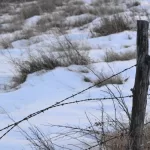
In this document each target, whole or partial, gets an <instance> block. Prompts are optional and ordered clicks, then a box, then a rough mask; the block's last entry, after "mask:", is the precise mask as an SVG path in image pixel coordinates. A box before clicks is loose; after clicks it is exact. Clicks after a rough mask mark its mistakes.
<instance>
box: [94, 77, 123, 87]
mask: <svg viewBox="0 0 150 150" xmlns="http://www.w3.org/2000/svg"><path fill="white" fill-rule="evenodd" d="M108 78H109V76H108V75H107V74H101V75H99V78H98V79H97V80H96V81H94V84H96V85H97V87H102V86H105V85H108V84H123V83H124V79H123V77H122V76H121V75H117V76H115V77H113V78H111V79H108ZM106 79H108V80H106ZM104 80H106V81H104ZM102 81H104V82H102ZM101 82H102V83H101ZM99 83H100V84H99Z"/></svg>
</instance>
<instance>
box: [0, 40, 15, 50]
mask: <svg viewBox="0 0 150 150" xmlns="http://www.w3.org/2000/svg"><path fill="white" fill-rule="evenodd" d="M12 42H13V40H11V39H10V38H1V40H0V47H2V48H4V49H7V48H12V44H11V43H12Z"/></svg>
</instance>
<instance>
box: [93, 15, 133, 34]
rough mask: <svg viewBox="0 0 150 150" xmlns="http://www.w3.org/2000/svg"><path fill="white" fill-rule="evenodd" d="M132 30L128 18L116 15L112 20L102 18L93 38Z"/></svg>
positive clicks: (94, 29)
mask: <svg viewBox="0 0 150 150" xmlns="http://www.w3.org/2000/svg"><path fill="white" fill-rule="evenodd" d="M125 30H131V26H130V22H129V20H128V19H127V17H126V16H120V15H114V16H113V17H111V18H102V19H101V21H100V25H99V26H96V27H94V28H93V31H92V32H94V33H93V36H106V35H109V34H114V33H118V32H122V31H125Z"/></svg>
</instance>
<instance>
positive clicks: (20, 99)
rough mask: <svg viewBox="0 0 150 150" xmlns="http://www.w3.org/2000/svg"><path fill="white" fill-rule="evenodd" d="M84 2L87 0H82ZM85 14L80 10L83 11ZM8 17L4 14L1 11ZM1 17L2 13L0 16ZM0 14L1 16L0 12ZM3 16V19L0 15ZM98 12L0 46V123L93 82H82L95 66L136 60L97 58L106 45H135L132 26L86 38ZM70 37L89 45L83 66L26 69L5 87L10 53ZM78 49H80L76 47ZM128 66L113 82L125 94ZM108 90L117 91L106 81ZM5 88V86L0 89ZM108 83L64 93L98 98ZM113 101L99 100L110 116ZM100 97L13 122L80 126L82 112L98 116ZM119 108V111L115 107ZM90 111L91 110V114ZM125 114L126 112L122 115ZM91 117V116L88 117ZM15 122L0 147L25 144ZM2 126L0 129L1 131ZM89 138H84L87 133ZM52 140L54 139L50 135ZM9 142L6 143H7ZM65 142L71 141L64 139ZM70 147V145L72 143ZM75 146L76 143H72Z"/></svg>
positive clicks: (106, 70)
mask: <svg viewBox="0 0 150 150" xmlns="http://www.w3.org/2000/svg"><path fill="white" fill-rule="evenodd" d="M84 1H85V2H87V3H90V2H91V0H84ZM142 5H143V6H145V7H148V8H149V5H150V2H148V1H143V2H142ZM84 16H86V14H84V15H82V16H80V17H84ZM5 17H7V18H8V17H9V18H10V16H6V15H5ZM5 17H4V18H5ZM76 17H77V16H76ZM1 18H3V17H1ZM4 18H3V19H4ZM40 18H41V17H40V16H34V17H32V18H29V19H27V20H26V21H25V24H24V27H23V28H30V27H34V26H36V23H37V21H38V20H39V19H40ZM74 18H75V16H71V17H68V18H67V20H66V21H68V20H69V21H70V20H73V21H74ZM99 19H100V18H97V19H95V20H94V21H93V22H92V23H91V24H90V25H89V26H88V27H87V29H85V30H79V29H78V28H76V29H70V30H68V32H67V33H66V34H64V35H61V36H57V37H55V36H54V35H53V34H46V33H41V34H40V35H37V36H34V37H31V38H30V39H22V40H18V41H13V42H12V43H11V44H12V48H9V49H3V48H1V52H0V100H1V102H0V120H1V124H0V129H1V128H3V127H5V126H7V125H9V124H11V123H13V122H14V121H19V120H20V119H23V118H24V117H26V116H28V115H30V114H31V113H34V112H36V111H39V110H41V109H43V108H46V107H48V106H51V105H53V104H55V103H56V102H59V101H61V100H63V99H65V98H67V97H69V96H71V95H73V94H76V93H78V92H80V91H82V90H83V89H86V88H88V87H89V86H92V85H93V83H91V82H85V81H84V77H88V78H90V79H91V80H92V81H95V80H97V76H95V75H94V74H93V72H92V71H93V70H94V72H96V74H97V75H99V74H100V73H103V74H107V75H110V76H111V75H113V74H115V73H117V72H120V71H122V70H124V69H126V68H128V67H130V66H133V65H135V64H136V60H135V59H133V60H129V61H114V62H109V63H107V62H104V60H103V58H104V55H105V53H106V52H107V51H109V50H113V51H115V52H118V53H120V52H126V51H135V49H136V32H135V31H124V32H120V33H116V34H111V35H108V36H102V37H95V38H91V36H90V33H89V29H90V28H91V27H93V26H94V25H95V24H96V23H98V22H99ZM0 20H1V19H0ZM14 36H15V33H11V34H10V33H9V34H8V33H7V34H1V35H0V40H2V39H4V38H9V39H11V40H12V39H13V38H14ZM66 37H67V38H68V39H70V40H71V41H72V42H75V43H77V44H78V46H81V45H83V44H88V46H90V47H91V49H90V50H89V54H88V56H89V57H90V59H91V60H92V63H91V64H89V65H87V66H80V65H70V66H68V67H57V68H55V69H53V70H50V71H46V70H41V71H39V72H35V73H33V74H30V75H28V77H27V80H26V81H25V82H24V83H22V84H21V85H19V86H18V87H17V88H15V89H7V87H5V85H8V84H10V83H11V79H12V77H13V76H14V75H15V74H16V72H15V71H14V70H15V69H14V66H13V64H12V63H11V62H10V58H15V59H17V58H20V59H21V60H26V59H27V53H28V52H29V51H30V52H33V53H34V52H36V51H40V50H43V49H44V50H51V46H53V45H54V46H55V44H56V43H57V40H58V39H59V40H60V41H64V40H65V38H66ZM82 51H84V50H82ZM135 69H136V68H135V67H134V68H132V69H130V70H127V71H126V72H124V73H122V77H123V79H126V78H128V80H127V81H126V82H124V84H122V85H116V86H117V87H118V88H119V89H120V90H121V91H122V93H123V95H131V94H132V92H131V90H130V89H131V88H133V85H134V79H135V71H136V70H135ZM108 87H109V88H111V90H112V91H113V92H114V93H115V94H116V95H118V96H119V93H118V91H117V89H116V88H115V87H114V86H113V85H108ZM5 88H6V89H5ZM107 90H108V89H107V87H106V86H102V87H93V88H91V89H89V90H87V91H85V92H83V93H81V94H79V95H77V96H75V97H72V98H70V99H68V100H67V101H66V102H71V101H75V100H81V99H86V98H99V97H102V98H103V97H110V95H109V94H108V93H107V92H106V91H107ZM112 103H113V102H112V101H111V100H107V101H104V103H103V104H104V108H105V110H106V112H107V113H109V115H111V116H112V117H113V116H114V111H113V108H112V106H113V104H112ZM126 104H127V105H128V107H129V110H131V99H130V98H128V99H127V100H126ZM99 109H100V102H99V103H98V102H87V103H79V104H78V103H77V104H71V105H66V106H63V107H62V106H60V107H55V108H52V109H49V110H48V111H46V112H45V113H42V114H40V115H38V116H36V117H33V118H32V119H30V120H28V121H25V122H23V123H21V124H20V125H19V128H21V129H23V130H24V131H26V132H28V131H29V129H28V128H29V127H30V125H31V124H32V125H36V126H38V127H40V128H41V129H42V130H43V131H44V132H46V133H47V134H51V135H52V136H54V135H55V133H56V132H57V130H56V129H54V130H51V129H50V128H49V127H46V126H45V125H48V124H58V125H59V124H60V125H66V124H69V125H77V126H78V125H81V126H83V127H84V126H86V125H87V124H88V121H87V118H86V115H85V112H87V113H88V114H90V115H91V114H92V115H93V116H100V112H99ZM119 113H120V114H121V113H123V112H122V111H121V110H120V112H119ZM92 115H91V116H92ZM125 119H126V118H125ZM92 120H95V118H94V117H93V118H92ZM19 128H18V127H16V128H15V129H14V130H12V131H11V132H10V133H9V134H8V135H6V136H5V137H4V138H3V139H2V140H1V141H0V149H3V150H11V149H15V150H21V149H27V150H30V147H29V145H28V142H27V141H26V140H25V138H24V136H23V135H22V134H21V130H20V129H19ZM3 133H4V132H1V133H0V135H2V134H3ZM87 139H88V140H89V141H90V140H91V139H90V138H87ZM55 142H56V141H55ZM71 142H75V141H73V140H65V139H64V141H63V140H62V139H59V140H58V141H57V143H58V144H60V145H67V146H68V147H69V145H68V144H70V143H71ZM8 143H9V144H8ZM70 148H72V146H71V145H70ZM72 149H73V150H76V149H77V148H76V149H75V147H73V148H72ZM77 150H78V149H77Z"/></svg>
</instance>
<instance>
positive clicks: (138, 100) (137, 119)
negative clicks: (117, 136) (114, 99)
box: [128, 20, 150, 150]
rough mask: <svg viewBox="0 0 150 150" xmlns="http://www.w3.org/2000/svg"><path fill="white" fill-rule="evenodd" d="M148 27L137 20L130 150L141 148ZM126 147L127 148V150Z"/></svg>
mask: <svg viewBox="0 0 150 150" xmlns="http://www.w3.org/2000/svg"><path fill="white" fill-rule="evenodd" d="M148 27H149V23H148V22H147V21H144V20H138V21H137V67H136V77H135V84H134V88H133V90H132V92H133V105H132V116H131V123H130V130H129V136H130V139H129V140H130V141H129V146H130V148H129V149H131V150H143V149H144V145H143V127H144V119H145V111H146V105H147V94H148V86H149V62H150V56H148ZM129 149H128V150H129Z"/></svg>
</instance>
